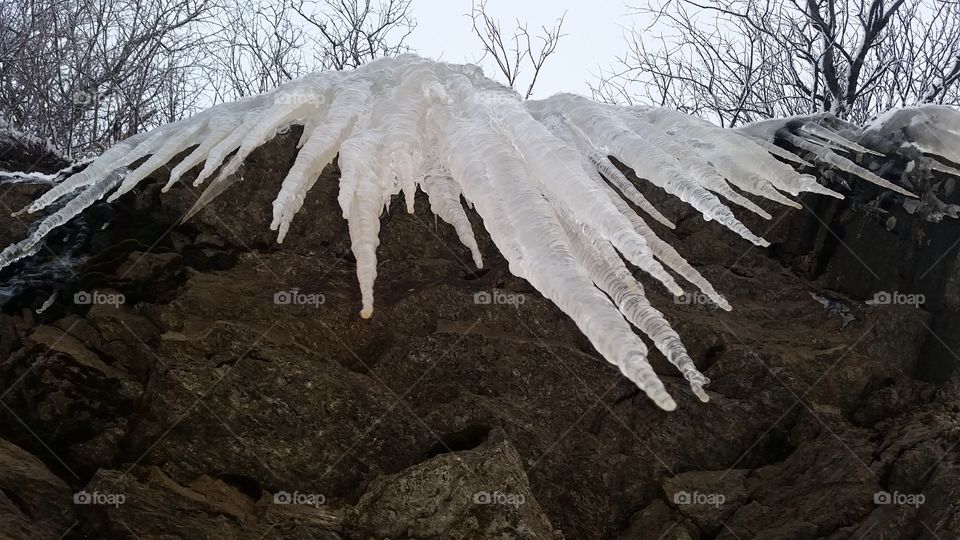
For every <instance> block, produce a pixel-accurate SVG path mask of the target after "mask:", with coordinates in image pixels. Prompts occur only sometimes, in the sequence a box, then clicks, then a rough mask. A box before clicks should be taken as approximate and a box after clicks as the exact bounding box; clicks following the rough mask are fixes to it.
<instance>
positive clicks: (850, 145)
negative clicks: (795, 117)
mask: <svg viewBox="0 0 960 540" xmlns="http://www.w3.org/2000/svg"><path fill="white" fill-rule="evenodd" d="M800 129H802V130H803V131H806V132H807V133H810V134H811V135H816V136H817V137H820V138H821V139H823V140H826V141H829V142H832V143H834V144H836V145H838V146H840V147H841V148H844V149H847V150H852V151H854V152H860V153H862V154H873V155H875V156H882V155H883V154H881V153H880V152H877V151H875V150H871V149H869V148H867V147H865V146H860V145H859V144H857V143H855V142H853V141H850V140H847V139H845V138H844V137H843V136H842V135H840V134H839V133H836V132H834V131H832V130H830V129H827V128H825V127H823V126H821V125H819V124H815V123H807V124H803V125H802V126H801V127H800Z"/></svg>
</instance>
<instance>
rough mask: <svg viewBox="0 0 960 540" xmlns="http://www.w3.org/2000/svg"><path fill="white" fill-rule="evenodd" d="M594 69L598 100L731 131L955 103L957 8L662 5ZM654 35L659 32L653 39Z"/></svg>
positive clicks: (814, 3) (909, 2)
mask: <svg viewBox="0 0 960 540" xmlns="http://www.w3.org/2000/svg"><path fill="white" fill-rule="evenodd" d="M635 9H636V11H637V13H638V14H640V15H642V16H643V17H645V18H648V19H652V20H653V21H654V22H653V23H652V24H651V25H650V26H649V27H647V28H645V29H638V28H636V27H635V28H633V29H631V30H630V31H628V32H627V39H628V52H627V53H626V54H625V55H624V56H623V57H621V58H619V59H618V61H617V65H616V66H615V67H614V68H613V69H611V70H609V71H607V72H604V73H601V74H600V77H599V81H598V83H597V84H596V85H595V86H594V88H593V90H594V94H595V96H596V97H599V98H602V99H605V100H608V101H618V102H624V101H625V102H631V103H632V102H645V103H652V104H657V105H664V106H671V107H676V108H679V109H681V110H684V111H686V112H690V113H693V114H700V115H704V116H709V117H711V118H712V119H714V120H717V121H719V122H720V123H721V124H723V125H736V124H740V123H743V122H748V121H753V120H757V119H762V118H769V117H773V116H788V115H795V114H807V113H811V112H817V111H832V112H834V113H836V114H837V115H839V116H841V117H844V118H849V119H851V120H855V121H863V120H865V119H867V118H869V117H871V116H873V115H875V114H876V113H878V112H879V111H881V110H883V109H885V108H889V107H891V106H897V105H909V104H914V103H917V102H922V101H934V102H940V103H958V102H960V95H958V92H957V87H958V81H960V65H958V61H960V39H958V38H957V36H960V3H958V2H956V1H952V0H951V1H944V0H786V1H783V2H781V1H779V0H667V1H666V2H665V3H662V4H660V5H657V6H644V7H638V8H635ZM651 36H655V37H654V38H651Z"/></svg>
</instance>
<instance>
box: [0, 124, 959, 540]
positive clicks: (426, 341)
mask: <svg viewBox="0 0 960 540" xmlns="http://www.w3.org/2000/svg"><path fill="white" fill-rule="evenodd" d="M294 131H295V130H294ZM298 135H299V134H298V133H293V132H291V133H290V134H288V135H285V136H281V137H278V139H276V140H275V141H273V142H272V143H271V144H269V145H267V146H266V147H264V148H262V149H260V150H258V151H257V152H256V153H255V154H254V155H253V156H252V157H251V158H250V159H249V160H248V162H247V164H246V165H245V166H244V170H243V178H244V180H243V181H242V182H239V183H238V184H236V185H234V186H233V188H231V189H230V190H228V191H227V192H226V193H225V194H224V195H223V196H221V198H220V199H219V200H217V201H216V202H215V203H214V204H213V205H211V206H210V207H208V209H206V210H204V211H203V212H201V213H200V214H198V215H197V216H196V217H195V218H194V219H193V220H191V221H190V222H188V223H186V224H182V225H178V224H177V221H178V220H179V218H180V217H181V216H182V215H183V214H184V212H185V211H186V210H187V209H188V208H189V207H190V205H191V204H192V203H193V201H194V200H196V196H197V195H198V193H196V192H195V191H194V189H193V188H192V187H189V184H185V185H181V186H178V187H177V188H175V189H174V190H173V191H171V192H170V193H167V194H165V195H164V196H163V197H162V198H161V197H159V193H158V192H159V187H160V185H162V182H161V180H162V179H160V178H157V179H156V180H157V181H156V182H153V183H152V184H150V185H148V186H146V187H145V188H144V189H143V190H141V191H139V192H137V193H135V194H132V195H131V196H129V197H126V198H124V199H122V201H121V202H120V203H118V204H117V205H116V206H115V207H114V209H113V210H112V213H110V214H109V226H108V227H106V228H105V229H102V230H101V229H100V227H99V225H97V226H95V227H92V228H91V230H90V234H89V238H88V239H87V240H86V241H85V247H84V249H85V253H86V254H87V258H86V259H85V260H84V262H83V264H81V265H79V266H77V267H76V268H75V272H76V277H75V278H74V279H72V280H71V281H70V288H69V289H65V290H62V291H61V292H60V293H59V295H58V300H57V301H56V302H55V303H54V305H53V306H52V307H50V308H49V309H47V310H46V311H44V312H43V313H42V314H40V315H37V314H36V313H34V312H33V311H32V310H31V309H28V308H35V307H37V306H38V304H39V301H41V300H42V299H43V298H46V296H47V294H45V293H44V294H39V293H38V294H37V295H35V296H34V297H30V298H22V299H15V300H14V301H11V302H10V303H8V304H7V305H6V307H5V313H4V314H3V315H2V319H0V350H2V351H3V354H4V357H3V359H2V361H0V392H2V394H0V405H2V407H0V438H2V439H3V440H0V517H2V519H0V536H3V537H9V538H28V537H29V538H58V537H60V536H61V535H66V537H67V538H71V537H72V538H144V539H147V538H223V539H228V538H229V539H234V538H241V539H242V538H251V539H256V538H330V539H334V538H350V539H353V538H357V539H367V538H394V539H395V538H418V539H445V538H458V539H475V538H503V539H511V538H531V539H539V538H546V539H554V538H570V539H573V538H584V539H624V540H626V539H646V538H692V539H700V538H724V539H738V538H768V539H773V538H784V539H787V538H790V539H794V538H801V539H802V538H810V539H814V538H831V539H840V538H930V539H935V538H939V539H947V538H958V537H960V510H958V507H957V498H956V497H957V495H956V486H957V485H960V466H958V455H957V451H956V448H957V444H958V443H960V424H958V421H957V418H958V412H960V385H958V384H957V379H956V378H955V377H954V376H953V375H952V371H951V369H950V367H951V365H952V362H955V361H956V360H955V359H952V358H951V359H947V358H946V357H944V356H936V355H933V354H932V353H929V352H928V351H931V350H933V349H931V347H934V348H936V347H940V348H941V349H944V350H950V346H949V344H950V343H952V341H950V340H953V339H955V336H953V335H951V336H949V340H948V339H947V336H945V335H944V334H945V333H947V332H948V330H949V328H950V326H949V325H950V322H949V320H947V321H945V320H944V318H948V316H947V315H944V314H948V311H949V310H946V308H943V309H941V308H939V307H937V308H936V309H933V308H930V306H931V304H932V303H938V304H937V306H940V305H941V304H942V305H947V304H949V303H951V302H954V300H953V299H951V298H952V297H951V298H946V297H933V296H931V297H930V302H931V303H924V304H921V305H920V306H919V307H917V306H916V305H912V304H907V303H901V302H893V301H892V302H890V303H887V304H882V303H881V304H878V305H868V304H865V303H864V302H863V300H865V299H870V298H872V297H873V295H874V294H875V293H877V292H879V291H891V292H894V291H898V292H900V293H904V294H906V293H910V292H913V290H911V289H910V288H909V286H910V284H911V283H912V282H911V281H910V280H914V281H916V280H931V281H930V282H924V287H928V288H924V289H922V291H937V290H941V291H948V293H944V294H945V295H947V296H949V295H954V296H955V295H956V291H955V286H954V282H955V280H956V279H957V276H960V272H957V271H956V269H955V268H954V267H953V262H952V261H953V260H954V259H955V258H956V251H955V249H956V248H955V247H954V248H952V249H953V251H950V250H947V249H946V247H948V246H949V244H946V245H944V244H943V242H944V241H945V240H944V239H945V238H946V237H945V236H941V235H943V234H946V233H949V232H953V233H954V234H955V231H956V229H955V228H951V227H954V225H952V224H940V225H933V224H925V223H921V222H919V221H914V220H913V218H912V217H911V216H906V215H898V217H897V225H896V227H895V228H893V230H892V231H887V230H886V228H885V227H880V229H877V228H876V227H873V226H872V221H870V218H869V217H864V215H863V214H858V213H855V212H851V211H850V210H849V208H846V209H845V208H844V207H842V206H836V207H830V208H828V207H826V206H824V205H825V204H826V203H824V201H822V200H820V199H810V200H809V201H807V202H808V203H809V206H810V207H811V208H812V210H811V211H810V212H808V211H807V210H800V211H797V210H790V211H785V210H783V209H771V210H774V219H775V220H776V219H777V218H779V217H780V216H781V215H784V216H785V217H783V218H781V219H780V220H778V221H777V222H776V223H771V222H768V223H764V222H759V223H753V224H751V225H752V226H753V227H754V230H757V231H761V232H767V231H768V230H769V233H768V234H767V235H766V236H767V237H768V239H770V240H771V241H773V242H774V243H775V245H774V246H773V248H772V249H771V250H769V251H765V250H760V249H757V248H753V247H750V246H749V245H747V244H746V243H745V242H743V241H741V240H740V239H738V238H736V237H734V236H733V235H732V234H729V233H728V232H726V231H724V230H723V229H721V228H719V227H718V226H717V225H715V224H713V223H704V222H703V221H702V220H701V219H700V218H699V217H696V216H693V215H692V214H691V213H689V211H688V210H686V209H685V208H683V206H682V205H680V204H675V203H673V202H671V201H669V200H668V199H667V197H666V196H665V195H663V194H657V193H655V192H654V191H655V189H654V190H650V192H649V193H648V195H649V196H650V197H652V198H659V199H660V200H661V201H662V203H663V204H662V205H661V207H663V208H665V210H666V211H667V213H668V216H669V217H671V219H674V220H675V222H677V223H678V228H677V230H676V231H674V232H668V231H665V230H659V232H660V233H662V234H663V236H664V237H667V238H669V239H670V241H671V243H673V245H675V246H677V249H678V251H680V253H681V254H683V255H684V256H685V257H686V258H687V259H688V260H690V261H691V262H692V263H694V264H695V265H697V266H698V268H699V269H700V271H701V272H702V273H703V274H704V275H705V276H706V277H707V278H708V279H710V280H711V282H712V283H713V284H714V285H715V286H716V288H717V289H718V290H719V291H721V292H722V293H723V294H724V295H726V296H727V298H728V299H729V300H730V301H731V304H732V305H733V306H734V310H733V312H730V313H726V312H722V311H719V310H716V309H714V308H712V307H710V306H707V305H703V304H701V303H700V302H698V301H697V297H693V298H692V300H691V301H690V302H689V303H675V301H674V299H673V298H672V297H671V296H670V295H669V294H668V293H666V291H663V290H662V289H661V288H660V287H658V286H657V285H655V284H652V283H649V284H647V285H648V289H649V291H650V296H651V300H652V301H653V302H654V303H655V305H656V306H657V307H658V308H660V309H661V310H662V311H663V312H664V313H665V315H666V316H667V318H668V319H669V320H670V321H672V322H673V324H674V326H675V328H676V329H677V331H678V332H679V333H680V335H681V336H682V337H683V339H684V341H685V343H686V345H687V346H688V348H689V350H690V352H691V355H692V357H693V358H694V359H695V361H696V362H697V364H698V367H699V368H700V369H701V370H703V371H704V372H705V373H706V374H707V375H708V376H709V377H710V378H711V379H712V380H713V383H712V384H711V385H710V386H709V387H708V390H709V391H710V396H711V401H710V402H709V403H707V404H702V403H700V402H699V401H698V400H696V399H695V398H694V397H693V396H692V395H690V394H689V393H688V391H687V390H686V384H685V381H683V380H682V379H679V378H678V377H676V373H675V372H674V371H672V368H671V367H670V366H669V365H668V364H667V363H666V361H665V360H664V359H663V358H660V357H654V358H653V361H654V363H655V367H656V368H657V370H658V372H659V373H660V374H661V376H662V377H664V380H665V382H666V384H667V386H668V389H669V390H670V391H671V393H672V394H673V395H674V397H675V398H677V400H678V409H677V410H676V411H674V412H672V413H665V412H663V411H661V410H659V409H657V408H656V407H655V406H654V405H653V404H652V403H650V402H649V401H648V400H647V399H646V398H645V397H644V396H643V395H641V394H639V393H638V392H637V390H636V389H635V388H634V387H633V386H632V385H631V384H630V383H629V382H627V381H626V380H624V379H623V378H622V377H621V376H620V375H619V373H618V372H617V371H616V369H615V368H613V367H612V366H610V365H608V364H607V363H606V362H605V361H604V360H603V359H602V358H601V357H600V356H599V355H598V354H597V353H596V352H595V351H594V350H593V349H592V348H591V346H590V345H589V343H587V342H586V341H585V340H584V339H583V337H582V336H581V335H580V334H579V332H578V331H577V329H576V328H575V327H574V325H573V324H572V323H571V322H570V320H569V319H567V318H566V317H565V316H564V315H563V314H562V313H561V312H559V311H558V310H557V309H556V308H555V307H554V306H553V305H552V304H551V303H550V302H548V301H546V300H544V299H543V298H541V297H540V296H539V295H538V294H537V293H536V292H535V291H534V290H533V289H531V287H530V286H529V285H528V284H527V283H525V282H524V281H522V280H519V279H517V278H515V277H513V276H511V275H510V274H509V272H508V271H507V268H506V264H505V262H504V261H503V259H502V258H500V257H499V255H498V254H497V252H496V250H495V248H494V246H493V245H492V243H491V242H490V239H489V237H487V236H486V235H484V234H483V233H482V232H481V231H482V230H483V229H482V223H480V222H479V220H478V219H477V217H476V216H475V215H471V219H473V221H474V229H475V231H477V234H478V241H479V242H480V248H481V251H482V252H483V256H484V261H485V262H486V263H487V268H485V269H482V270H477V269H476V268H473V267H472V266H471V265H470V264H469V261H470V256H469V253H468V252H467V251H466V250H465V249H464V248H462V247H461V246H460V244H459V242H458V240H457V238H456V235H455V233H454V232H453V231H452V229H451V228H450V227H448V226H447V225H445V224H443V223H436V222H435V221H434V220H433V219H432V218H428V217H426V216H428V215H429V214H428V213H427V212H426V210H427V204H428V203H427V201H426V199H425V198H424V197H418V199H417V201H416V205H417V213H416V214H413V215H410V214H406V213H405V212H404V211H403V208H402V204H399V203H398V204H396V205H394V206H393V207H392V208H391V210H390V213H389V214H388V215H386V216H384V217H383V228H382V232H381V245H380V248H379V250H378V256H379V260H380V265H379V268H378V278H377V285H376V291H375V292H376V295H377V298H376V312H375V313H374V316H373V318H372V319H371V320H362V319H360V318H359V316H358V314H357V313H358V311H359V305H360V299H359V290H358V288H357V285H356V280H355V277H354V274H353V261H352V257H351V255H350V251H349V239H348V235H347V231H346V225H345V223H344V222H343V220H342V219H341V218H340V213H339V211H338V207H337V205H336V189H337V183H336V174H337V171H336V168H335V167H330V168H329V169H328V170H327V171H325V173H324V175H323V177H322V178H321V179H320V181H319V182H318V183H317V184H316V187H314V189H313V190H312V191H311V193H310V196H309V197H308V200H307V202H306V205H305V207H304V209H303V210H302V211H301V214H300V215H298V217H297V218H296V219H295V221H294V224H293V227H292V228H291V231H290V234H289V235H288V237H287V240H286V242H285V243H284V244H283V245H282V247H281V246H277V245H276V244H275V243H274V242H273V239H272V234H271V233H270V231H269V230H268V227H267V225H268V224H269V217H270V214H269V213H270V204H269V203H270V201H271V200H272V198H273V195H274V194H275V192H276V189H277V188H278V186H279V183H280V179H281V177H282V176H283V173H284V172H285V171H286V169H287V168H289V166H290V161H291V157H292V155H293V151H292V148H293V145H294V143H295V141H296V140H297V136H298ZM11 195H12V194H11ZM30 195H31V194H30V193H29V192H24V193H20V194H18V195H17V196H18V197H19V198H20V199H28V198H29V196H30ZM5 197H6V196H5ZM8 200H10V201H12V199H8ZM15 202H16V204H14V202H8V203H7V204H9V205H10V206H11V208H12V207H14V206H19V204H20V202H21V201H20V200H19V199H18V200H17V201H15ZM785 212H786V213H785ZM104 215H107V214H104ZM821 221H823V223H825V224H827V225H826V226H827V228H824V227H825V226H824V225H821V224H820V222H821ZM942 226H946V232H941V231H942V229H937V227H942ZM831 235H836V236H837V238H838V239H839V241H837V239H833V238H834V237H833V236H831ZM918 235H919V236H921V237H923V238H927V239H928V240H929V242H927V241H922V242H919V243H918V242H917V241H916V238H917V237H918ZM954 238H956V237H954ZM847 246H849V247H850V248H851V249H852V250H853V251H852V254H851V252H848V251H847ZM871 246H872V247H871ZM881 246H884V247H882V248H881ZM867 247H871V249H870V250H866V249H865V248H867ZM874 248H876V249H874ZM50 249H51V251H53V252H57V251H58V249H60V248H59V246H58V245H51V246H50ZM938 250H939V251H938ZM894 253H896V254H898V255H897V256H893V254H894ZM899 254H910V255H902V256H901V255H899ZM939 255H943V257H940V259H941V262H940V263H938V265H937V266H936V269H935V270H933V271H930V272H927V273H926V275H923V276H921V274H922V273H923V271H922V270H917V269H919V268H920V262H918V261H919V260H920V259H923V260H924V261H928V260H931V261H932V260H935V259H937V258H938V256H939ZM905 259H906V260H905ZM861 263H864V264H865V265H867V267H868V268H869V269H870V271H869V272H867V271H861V270H858V269H857V268H858V267H859V266H860V264H861ZM881 263H882V264H881ZM870 272H874V273H876V277H873V276H872V275H871V274H870ZM846 276H852V277H846ZM3 277H4V278H6V277H8V274H4V276H3ZM934 280H939V281H937V282H934ZM922 291H921V290H918V291H917V292H922ZM811 293H813V294H815V295H817V296H819V297H821V298H825V299H827V301H828V307H831V306H832V307H831V309H825V306H824V304H822V303H821V302H819V301H818V300H816V299H814V298H813V296H812V295H811ZM930 294H931V295H933V294H934V293H932V292H931V293H930ZM945 310H946V311H945ZM843 313H847V314H849V315H850V316H852V319H849V320H848V321H845V320H844V317H843V316H841V314H843ZM941 316H942V317H941ZM944 325H946V326H944ZM931 328H932V329H933V330H934V331H933V332H931V330H930V329H931ZM953 329H954V332H953V333H954V334H956V332H955V329H956V327H955V326H954V327H953ZM931 342H941V343H939V344H937V345H931Z"/></svg>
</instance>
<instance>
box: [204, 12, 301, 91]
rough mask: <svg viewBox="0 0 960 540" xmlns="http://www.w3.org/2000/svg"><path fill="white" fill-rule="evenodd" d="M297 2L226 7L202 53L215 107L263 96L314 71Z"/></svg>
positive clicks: (216, 21) (214, 23)
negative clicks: (204, 52)
mask: <svg viewBox="0 0 960 540" xmlns="http://www.w3.org/2000/svg"><path fill="white" fill-rule="evenodd" d="M293 1H294V0H279V1H271V0H235V1H234V2H231V3H229V4H226V5H224V6H223V8H222V9H221V10H220V11H219V13H218V16H217V17H216V19H215V20H214V22H213V24H212V25H211V28H210V31H209V39H208V40H207V41H206V42H205V44H204V48H205V49H206V52H207V53H208V58H209V59H210V61H209V62H208V63H207V64H206V68H207V69H206V74H205V77H206V79H207V80H208V81H209V91H210V92H212V94H213V95H212V96H210V98H211V100H212V101H213V102H221V101H231V100H234V99H237V98H241V97H245V96H250V95H256V94H260V93H263V92H265V91H267V90H269V89H271V88H273V87H275V86H277V85H279V84H282V83H283V82H285V81H288V80H290V79H292V78H295V77H299V76H301V75H304V74H305V73H308V72H309V71H311V69H312V68H313V65H312V63H311V61H310V58H309V56H308V55H307V54H306V53H305V49H306V45H307V43H308V40H307V37H306V35H305V32H304V30H303V28H302V26H301V25H300V24H298V22H299V21H297V20H295V19H299V16H298V15H297V13H296V11H295V10H294V4H293Z"/></svg>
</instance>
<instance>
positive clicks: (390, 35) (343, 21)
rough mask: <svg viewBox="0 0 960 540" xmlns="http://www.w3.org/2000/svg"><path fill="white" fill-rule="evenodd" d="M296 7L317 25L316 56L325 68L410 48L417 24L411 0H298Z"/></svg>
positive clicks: (346, 66)
mask: <svg viewBox="0 0 960 540" xmlns="http://www.w3.org/2000/svg"><path fill="white" fill-rule="evenodd" d="M295 1H296V4H295V6H294V9H295V10H296V12H297V13H299V14H300V16H301V17H302V18H303V20H304V22H305V23H307V25H309V26H310V27H312V28H313V30H314V32H311V33H310V34H311V36H314V37H313V38H312V39H313V43H314V45H315V60H316V63H317V65H318V66H319V67H321V68H322V69H338V70H339V69H349V68H355V67H357V66H359V65H361V64H363V63H365V62H368V61H370V60H374V59H376V58H380V57H384V56H396V55H398V54H401V53H404V52H407V51H408V50H409V48H408V47H407V46H406V45H405V41H406V39H407V38H408V37H409V36H410V33H411V32H413V30H414V28H416V26H417V22H416V20H415V19H414V18H413V16H412V15H411V11H410V2H411V0H379V1H378V2H377V3H376V4H374V3H373V2H372V1H371V0H324V1H322V2H319V1H310V0H295Z"/></svg>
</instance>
